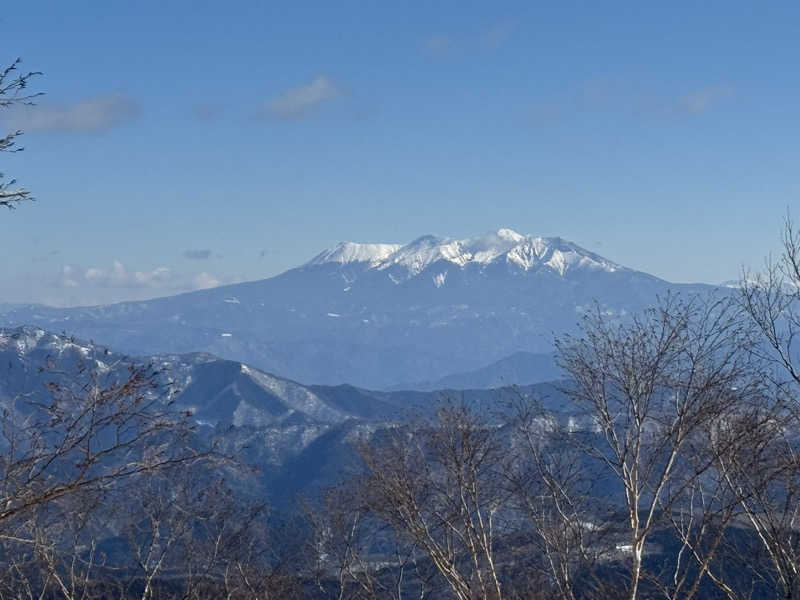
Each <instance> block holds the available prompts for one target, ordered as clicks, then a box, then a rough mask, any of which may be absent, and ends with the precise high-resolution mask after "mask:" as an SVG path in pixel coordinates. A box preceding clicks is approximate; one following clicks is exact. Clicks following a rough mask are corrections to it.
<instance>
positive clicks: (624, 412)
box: [557, 297, 753, 600]
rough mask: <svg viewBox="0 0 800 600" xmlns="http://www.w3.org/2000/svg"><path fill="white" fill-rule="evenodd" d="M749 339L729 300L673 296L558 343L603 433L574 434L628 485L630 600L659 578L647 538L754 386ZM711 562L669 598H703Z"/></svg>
mask: <svg viewBox="0 0 800 600" xmlns="http://www.w3.org/2000/svg"><path fill="white" fill-rule="evenodd" d="M749 339H750V338H749V336H748V331H747V330H746V327H744V326H743V324H742V319H741V317H740V314H739V312H738V311H737V310H736V307H735V306H733V305H732V304H731V303H730V302H728V301H726V300H711V301H701V300H699V299H690V300H688V301H683V300H680V299H679V298H677V297H668V298H667V299H666V300H665V301H663V302H662V304H661V305H660V306H659V307H658V308H655V309H652V310H649V311H647V312H645V313H644V314H643V315H641V316H636V317H633V318H632V319H631V320H629V321H616V320H612V319H610V318H608V316H607V315H604V314H602V313H601V312H600V311H599V310H598V311H597V312H596V313H595V314H593V315H591V316H589V317H588V318H587V319H586V320H585V322H584V327H583V333H582V336H581V337H577V338H576V337H566V338H563V339H561V340H559V341H558V343H557V347H558V351H559V355H560V361H561V364H562V366H563V368H564V369H565V371H566V372H567V373H569V374H570V375H571V376H572V378H573V380H574V383H573V384H572V385H570V386H569V387H568V388H567V390H566V391H567V394H568V395H569V396H570V398H571V399H572V401H573V402H574V403H575V404H576V405H577V406H578V407H582V408H583V409H584V410H585V412H586V414H587V415H588V417H590V419H591V423H592V427H593V428H594V430H595V431H596V433H597V435H595V436H586V437H584V438H581V437H578V436H576V437H575V438H574V439H575V440H576V442H577V443H579V444H580V445H581V447H582V448H583V450H584V451H585V452H587V453H588V454H589V455H590V456H592V457H593V458H595V459H596V460H598V461H600V463H601V464H603V465H605V467H606V469H607V470H608V472H609V473H611V474H612V475H613V477H614V478H615V479H616V480H617V481H618V482H619V484H620V485H621V488H622V496H623V498H622V501H623V505H624V506H625V510H626V517H625V521H626V523H627V536H626V537H627V540H626V541H625V542H624V543H623V544H620V546H619V548H620V549H621V551H623V552H626V553H628V554H629V556H630V559H629V567H628V573H627V578H628V585H627V592H626V594H625V595H626V597H628V598H630V599H631V600H635V599H636V598H637V597H638V596H639V591H640V584H641V582H642V581H643V580H644V579H646V578H647V577H650V576H651V575H650V574H647V573H645V572H644V571H643V564H642V559H643V555H644V550H645V545H646V543H647V541H648V539H649V538H650V536H651V535H652V534H653V532H654V531H655V530H656V529H657V528H659V527H663V526H664V525H665V522H668V516H669V515H670V511H671V510H673V509H675V508H676V505H677V504H678V503H679V502H681V501H682V500H683V499H685V497H686V494H687V491H689V490H691V489H692V486H693V485H694V484H695V483H696V482H698V481H699V480H700V478H701V477H702V476H703V475H704V474H705V473H706V472H707V471H708V470H709V469H710V468H711V466H712V464H713V460H712V457H711V456H706V457H705V458H704V459H703V460H694V458H695V457H697V456H698V455H697V454H696V446H697V445H699V443H700V441H699V440H700V439H702V435H703V433H704V432H706V431H708V430H710V429H712V428H713V427H715V426H716V425H718V424H719V423H720V422H724V420H725V415H726V413H727V412H728V411H729V410H730V407H731V405H732V398H733V394H732V390H738V391H737V392H736V396H742V395H746V394H748V393H750V389H749V387H748V386H751V385H752V383H753V382H752V380H749V379H748V377H747V376H748V375H749V372H750V371H749V353H748V352H747V351H746V348H747V347H748V344H749ZM743 349H744V350H743ZM706 570H707V565H706V562H705V561H703V562H702V563H701V565H700V568H699V569H696V570H695V572H694V576H693V577H692V578H690V579H688V580H687V579H685V578H678V579H676V580H675V582H674V585H673V586H672V589H671V590H670V591H669V594H668V596H667V597H669V598H687V599H688V598H693V597H696V596H697V594H698V590H699V586H700V582H701V580H702V578H703V577H704V576H705V574H706Z"/></svg>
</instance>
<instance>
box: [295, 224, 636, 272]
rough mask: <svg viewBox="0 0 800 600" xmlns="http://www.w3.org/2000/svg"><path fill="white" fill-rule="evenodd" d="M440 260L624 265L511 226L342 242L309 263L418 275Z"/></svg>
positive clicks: (559, 267) (567, 267) (559, 268)
mask: <svg viewBox="0 0 800 600" xmlns="http://www.w3.org/2000/svg"><path fill="white" fill-rule="evenodd" d="M438 261H445V262H449V263H452V264H453V265H456V266H458V267H462V268H463V267H466V266H467V265H468V264H477V265H488V264H490V263H494V262H501V261H502V262H505V263H506V264H509V265H513V266H515V267H517V268H520V269H522V270H524V271H528V270H531V269H534V268H543V269H549V270H551V271H555V272H556V273H558V274H559V275H561V276H564V275H566V273H567V272H568V271H571V270H574V269H602V270H604V271H608V272H613V271H616V270H618V269H619V268H620V267H619V266H618V265H616V264H614V263H613V262H611V261H609V260H606V259H605V258H603V257H602V256H598V255H597V254H594V253H593V252H590V251H588V250H586V249H585V248H582V247H580V246H578V245H577V244H574V243H572V242H569V241H567V240H564V239H562V238H560V237H533V236H529V235H523V234H521V233H518V232H516V231H514V230H513V229H509V228H500V229H497V230H493V231H489V232H487V233H485V234H483V235H479V236H475V237H471V238H466V239H461V240H458V239H453V238H445V237H439V236H435V235H424V236H422V237H419V238H417V239H416V240H414V241H413V242H411V243H409V244H406V245H403V246H401V245H398V244H359V243H355V242H342V243H340V244H337V245H336V246H334V247H333V248H330V249H328V250H325V251H324V252H322V253H320V254H318V255H317V256H316V257H314V258H313V259H312V260H311V261H310V262H309V263H307V264H309V265H322V264H327V263H339V264H346V263H368V265H369V268H371V269H378V270H383V269H388V268H390V267H393V268H397V267H400V268H405V269H406V270H407V272H408V276H409V277H414V276H416V275H419V274H420V273H421V272H422V271H424V270H425V269H426V268H427V267H428V266H429V265H431V264H433V263H435V262H438Z"/></svg>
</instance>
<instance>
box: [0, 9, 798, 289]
mask: <svg viewBox="0 0 800 600" xmlns="http://www.w3.org/2000/svg"><path fill="white" fill-rule="evenodd" d="M0 27H2V39H3V44H2V56H0V60H2V61H3V62H4V63H8V62H10V61H11V60H13V59H14V58H15V57H17V56H20V57H22V59H23V61H24V63H23V66H24V67H25V68H27V69H33V70H40V71H43V72H44V75H43V76H41V77H39V78H38V79H37V80H36V82H35V84H34V88H35V89H36V90H40V91H43V92H45V93H46V94H45V95H44V96H43V97H42V98H41V99H40V100H39V103H38V106H37V107H35V108H33V109H29V110H27V111H20V110H17V111H8V110H7V111H4V112H3V113H0V123H1V124H2V126H3V130H4V131H5V130H8V129H10V128H13V127H20V128H22V129H24V130H25V136H24V138H23V141H24V146H25V147H26V149H25V152H23V153H19V154H14V155H3V156H0V160H2V164H0V171H2V172H4V173H6V174H7V175H9V176H13V177H16V178H17V179H18V180H19V182H20V183H21V184H24V185H25V186H26V187H27V188H29V189H30V190H31V191H33V192H34V193H35V195H36V196H37V198H38V201H37V202H36V203H33V204H28V205H25V206H21V207H20V208H19V209H18V210H16V211H13V212H4V213H1V214H0V236H2V239H3V246H4V248H5V250H6V256H7V257H8V258H7V259H6V260H5V261H3V262H2V263H0V281H2V282H3V286H2V288H0V302H3V301H10V302H17V301H41V302H47V303H53V304H62V305H63V304H77V303H95V302H107V301H116V300H122V299H128V298H145V297H153V296H158V295H166V294H172V293H175V292H177V291H185V290H189V289H194V288H198V287H205V286H208V285H214V284H215V283H217V282H221V283H225V282H232V281H240V280H250V279H259V278H262V277H267V276H270V275H274V274H276V273H279V272H281V271H282V270H285V269H286V268H289V267H291V266H295V265H297V264H299V263H301V262H304V261H306V260H308V259H309V258H311V256H313V255H314V254H316V253H317V252H318V251H319V250H321V249H322V248H324V247H327V246H330V245H333V244H334V243H336V242H337V241H340V240H355V241H386V242H407V241H410V240H411V239H413V238H416V237H418V236H420V235H423V234H426V233H436V234H440V235H446V236H453V237H466V236H470V235H476V234H480V233H483V232H485V231H487V230H489V229H495V228H498V227H510V228H513V229H515V230H517V231H520V232H522V233H529V234H534V235H560V236H562V237H565V238H567V239H570V240H572V241H575V242H577V243H579V244H581V245H583V246H585V247H587V248H589V249H590V250H593V251H595V252H598V253H600V254H602V255H604V256H606V257H608V258H610V259H612V260H615V261H617V262H619V263H622V264H624V265H626V266H630V267H633V268H637V269H641V270H644V271H647V272H650V273H653V274H655V275H658V276H661V277H664V278H667V279H670V280H674V281H709V282H718V281H721V280H724V279H730V278H735V277H736V276H737V274H738V272H739V269H740V267H741V265H743V264H749V265H755V266H757V265H758V264H760V262H761V260H762V258H763V257H764V256H765V255H766V254H767V253H768V252H770V251H773V250H775V249H776V247H777V245H778V232H779V229H780V222H781V219H782V217H783V215H784V214H785V213H786V210H787V208H791V207H792V206H795V207H797V208H796V210H795V213H800V168H799V167H798V165H800V144H798V139H800V135H798V134H800V119H799V118H798V116H800V115H798V107H800V77H798V74H797V73H798V70H797V64H798V61H799V60H800V4H798V3H796V2H794V3H790V2H786V3H780V2H772V3H736V2H702V3H694V2H692V3H689V2H686V3H683V2H675V3H633V2H631V3H596V2H585V3H578V2H575V3H570V2H560V3H531V2H518V3H514V2H507V3H505V2H491V3H488V2H486V3H470V2H436V3H422V2H420V3H415V2H409V3H405V2H402V3H401V2H396V3H376V2H337V3H330V2H319V3H301V2H292V3H284V4H279V3H277V2H270V3H267V2H225V3H222V2H178V1H171V2H136V3H134V2H113V1H109V2H102V3H100V2H77V1H76V2H70V3H65V2H36V3H32V2H18V3H11V4H10V5H9V6H6V7H4V10H3V13H2V16H1V17H0Z"/></svg>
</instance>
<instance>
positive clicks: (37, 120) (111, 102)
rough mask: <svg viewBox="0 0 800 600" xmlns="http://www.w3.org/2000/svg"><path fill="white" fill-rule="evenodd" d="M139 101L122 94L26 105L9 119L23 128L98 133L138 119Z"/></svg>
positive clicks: (139, 112) (18, 127)
mask: <svg viewBox="0 0 800 600" xmlns="http://www.w3.org/2000/svg"><path fill="white" fill-rule="evenodd" d="M141 112H142V110H141V107H140V106H139V103H138V102H136V101H135V100H132V99H131V98H128V97H126V96H123V95H121V94H108V95H103V96H95V97H94V98H88V99H86V100H81V101H80V102H77V103H75V104H72V105H69V106H52V105H50V106H48V105H41V106H24V107H20V108H18V109H17V110H14V111H13V112H11V113H10V114H9V115H8V117H7V119H6V121H7V122H8V123H9V124H10V125H11V126H13V127H15V128H17V129H21V130H23V131H39V132H62V133H97V132H102V131H106V130H108V129H111V128H113V127H117V126H119V125H122V124H125V123H128V122H130V121H133V120H135V119H137V118H138V117H139V116H140V114H141Z"/></svg>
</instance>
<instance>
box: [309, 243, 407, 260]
mask: <svg viewBox="0 0 800 600" xmlns="http://www.w3.org/2000/svg"><path fill="white" fill-rule="evenodd" d="M401 247H402V246H401V245H400V244H361V243H358V242H339V243H338V244H336V245H335V246H334V247H333V248H328V249H327V250H323V251H322V252H320V253H319V254H317V255H316V256H315V257H314V258H312V259H311V260H310V261H308V263H306V264H308V265H322V264H325V263H340V264H345V263H351V262H366V263H370V264H373V263H376V262H380V261H381V260H383V259H385V258H387V257H388V256H390V255H391V254H392V253H394V252H396V251H397V250H399V249H400V248H401Z"/></svg>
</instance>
